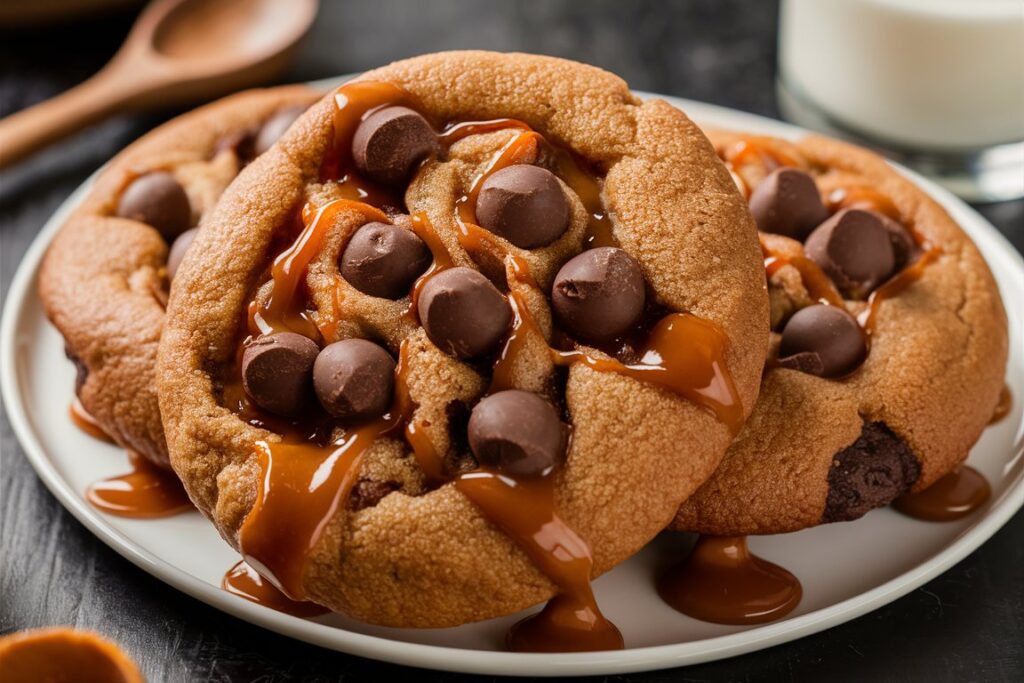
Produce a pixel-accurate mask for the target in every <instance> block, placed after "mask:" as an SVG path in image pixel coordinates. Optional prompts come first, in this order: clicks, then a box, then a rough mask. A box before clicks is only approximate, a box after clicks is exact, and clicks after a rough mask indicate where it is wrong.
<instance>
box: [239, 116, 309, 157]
mask: <svg viewBox="0 0 1024 683" xmlns="http://www.w3.org/2000/svg"><path fill="white" fill-rule="evenodd" d="M304 111H306V108H305V107H300V106H295V107H286V108H284V109H280V110H278V111H277V113H275V114H274V115H273V116H271V117H270V118H269V119H267V120H266V121H264V122H263V125H262V126H261V127H260V132H259V133H257V134H256V141H255V142H254V143H253V148H252V149H253V154H254V155H255V156H259V155H261V154H263V153H264V152H266V151H267V150H268V149H270V148H271V147H273V146H274V143H275V142H277V141H278V139H279V138H280V137H281V136H282V135H284V133H285V131H286V130H288V128H289V127H290V126H291V125H292V124H293V123H295V119H297V118H299V117H300V116H302V112H304Z"/></svg>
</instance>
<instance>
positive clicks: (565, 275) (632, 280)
mask: <svg viewBox="0 0 1024 683" xmlns="http://www.w3.org/2000/svg"><path fill="white" fill-rule="evenodd" d="M645 296H646V295H645V293H644V276H643V273H642V272H641V270H640V265H639V264H638V263H637V262H636V261H635V260H634V259H633V257H632V256H630V255H629V254H627V253H626V252H625V251H623V250H622V249H617V248H615V247H600V248H598V249H590V250H588V251H585V252H583V253H582V254H579V255H578V256H576V257H574V258H572V259H570V260H569V262H568V263H566V264H565V265H564V266H562V268H561V270H559V271H558V274H557V275H556V276H555V284H554V286H553V287H552V288H551V307H552V309H553V310H554V313H555V316H556V317H557V318H558V322H559V324H560V325H561V326H562V327H563V329H564V330H565V331H566V332H568V333H569V334H570V335H572V336H574V337H578V338H580V339H583V340H585V341H595V342H601V341H608V340H611V339H614V338H616V337H618V336H621V335H622V334H624V333H626V332H627V331H629V329H630V328H632V327H633V326H634V325H636V324H637V322H638V321H639V320H640V316H641V315H643V312H644V299H645Z"/></svg>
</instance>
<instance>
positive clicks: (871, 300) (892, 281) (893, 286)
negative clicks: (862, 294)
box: [857, 247, 942, 335]
mask: <svg viewBox="0 0 1024 683" xmlns="http://www.w3.org/2000/svg"><path fill="white" fill-rule="evenodd" d="M941 255H942V250H941V249H940V248H938V247H932V248H930V249H928V251H926V252H924V253H923V254H921V256H920V257H918V259H917V260H916V261H914V262H913V263H912V264H910V265H909V266H907V267H906V268H904V269H903V270H901V271H900V272H898V273H896V274H895V275H893V276H892V277H891V278H889V280H888V281H886V283H885V284H883V285H882V286H881V287H879V288H878V289H876V290H875V291H873V292H871V295H870V296H869V297H868V306H867V308H866V309H864V310H863V311H862V312H861V314H860V315H859V316H857V322H859V323H860V326H861V327H863V328H864V331H865V332H866V333H867V334H868V335H871V334H872V333H873V332H874V331H875V325H876V323H877V321H878V310H879V307H880V306H881V305H882V302H883V301H885V300H886V299H891V298H893V297H894V296H896V295H897V294H899V293H900V292H902V291H903V290H905V289H906V288H907V287H909V286H910V285H912V284H913V283H915V282H917V281H918V280H920V279H921V276H922V275H924V269H925V266H927V265H928V264H929V263H931V262H932V261H935V260H936V259H937V258H938V257H939V256H941Z"/></svg>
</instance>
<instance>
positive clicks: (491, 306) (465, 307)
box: [416, 268, 512, 358]
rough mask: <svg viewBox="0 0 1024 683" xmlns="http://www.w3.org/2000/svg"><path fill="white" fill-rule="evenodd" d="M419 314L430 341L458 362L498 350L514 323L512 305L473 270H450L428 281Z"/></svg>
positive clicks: (418, 308) (419, 305) (418, 302)
mask: <svg viewBox="0 0 1024 683" xmlns="http://www.w3.org/2000/svg"><path fill="white" fill-rule="evenodd" d="M416 310H417V312H418V313H419V317H420V322H421V323H422V324H423V329H424V330H426V332H427V336H428V337H430V341H432V342H434V344H435V345H436V346H437V347H438V348H439V349H441V350H442V351H444V352H445V353H449V354H451V355H453V356H456V357H458V358H475V357H477V356H482V355H484V354H486V353H488V352H489V351H492V350H494V348H495V347H496V346H497V345H498V343H499V342H500V341H501V339H502V338H503V337H504V336H505V334H506V332H508V328H509V325H510V324H511V323H512V310H511V309H510V308H509V305H508V301H506V300H505V297H503V296H502V295H501V292H499V291H498V290H497V289H496V288H495V287H494V285H492V284H491V281H490V280H488V279H487V278H486V277H484V276H483V275H481V274H480V273H478V272H477V271H475V270H473V269H471V268H450V269H448V270H444V271H441V272H440V273H438V274H437V275H435V276H433V277H432V278H430V279H429V280H427V283H426V284H425V285H424V286H423V291H421V292H420V296H419V300H418V301H417V302H416Z"/></svg>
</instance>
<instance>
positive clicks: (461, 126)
mask: <svg viewBox="0 0 1024 683" xmlns="http://www.w3.org/2000/svg"><path fill="white" fill-rule="evenodd" d="M510 128H518V129H520V130H527V131H528V130H530V125H529V124H528V123H526V122H524V121H519V120H517V119H491V120H490V121H464V122H462V123H456V124H452V125H450V126H448V127H447V128H445V130H444V132H442V133H441V134H440V135H438V136H437V137H438V139H440V141H441V144H442V145H444V146H445V147H450V146H452V145H454V144H455V143H456V142H458V141H459V140H462V139H463V138H468V137H470V136H471V135H484V134H487V133H495V132H497V131H499V130H508V129H510Z"/></svg>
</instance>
